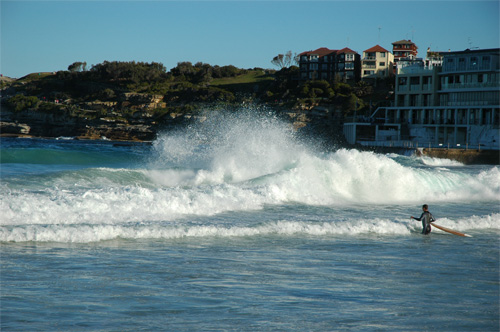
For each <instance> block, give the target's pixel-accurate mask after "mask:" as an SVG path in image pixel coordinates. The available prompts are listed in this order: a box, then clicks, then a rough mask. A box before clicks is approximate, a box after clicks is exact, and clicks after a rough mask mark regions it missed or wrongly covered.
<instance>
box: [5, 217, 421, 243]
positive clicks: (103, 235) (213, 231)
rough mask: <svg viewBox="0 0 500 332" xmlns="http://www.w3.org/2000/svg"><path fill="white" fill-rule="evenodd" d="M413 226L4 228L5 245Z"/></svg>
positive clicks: (403, 230)
mask: <svg viewBox="0 0 500 332" xmlns="http://www.w3.org/2000/svg"><path fill="white" fill-rule="evenodd" d="M412 229H413V228H412V226H410V225H409V224H404V223H395V222H392V221H388V220H380V219H375V220H370V221H359V222H353V223H344V222H339V223H335V222H330V223H320V224H310V223H305V222H290V221H279V222H273V223H268V224H264V225H260V226H256V227H239V226H233V227H222V226H215V225H209V226H185V227H183V226H162V225H154V224H153V225H134V226H127V225H26V226H16V227H7V226H3V227H0V241H1V242H28V241H35V242H73V243H88V242H98V241H106V240H113V239H118V238H122V239H182V238H203V237H252V236H269V235H275V236H301V235H308V236H324V235H359V234H373V233H375V234H392V235H407V234H409V233H410V231H411V230H412Z"/></svg>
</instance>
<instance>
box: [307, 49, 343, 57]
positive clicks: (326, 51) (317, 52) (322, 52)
mask: <svg viewBox="0 0 500 332" xmlns="http://www.w3.org/2000/svg"><path fill="white" fill-rule="evenodd" d="M335 52H337V51H336V50H331V49H329V48H326V47H320V48H318V49H317V50H314V51H307V52H302V53H300V54H299V55H311V54H315V55H319V56H325V55H328V54H331V53H335Z"/></svg>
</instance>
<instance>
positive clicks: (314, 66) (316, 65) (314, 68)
mask: <svg viewBox="0 0 500 332" xmlns="http://www.w3.org/2000/svg"><path fill="white" fill-rule="evenodd" d="M309 70H318V64H317V63H311V64H310V65H309Z"/></svg>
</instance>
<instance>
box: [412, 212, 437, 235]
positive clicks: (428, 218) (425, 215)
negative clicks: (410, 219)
mask: <svg viewBox="0 0 500 332" xmlns="http://www.w3.org/2000/svg"><path fill="white" fill-rule="evenodd" d="M414 219H415V220H418V221H422V234H429V233H430V232H431V222H433V221H435V220H436V219H434V216H433V215H432V214H431V213H430V212H429V211H424V212H422V215H421V216H420V218H414Z"/></svg>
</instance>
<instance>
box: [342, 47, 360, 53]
mask: <svg viewBox="0 0 500 332" xmlns="http://www.w3.org/2000/svg"><path fill="white" fill-rule="evenodd" d="M342 53H358V52H356V51H353V50H351V49H350V48H349V47H344V48H343V49H341V50H338V51H337V54H342Z"/></svg>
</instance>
